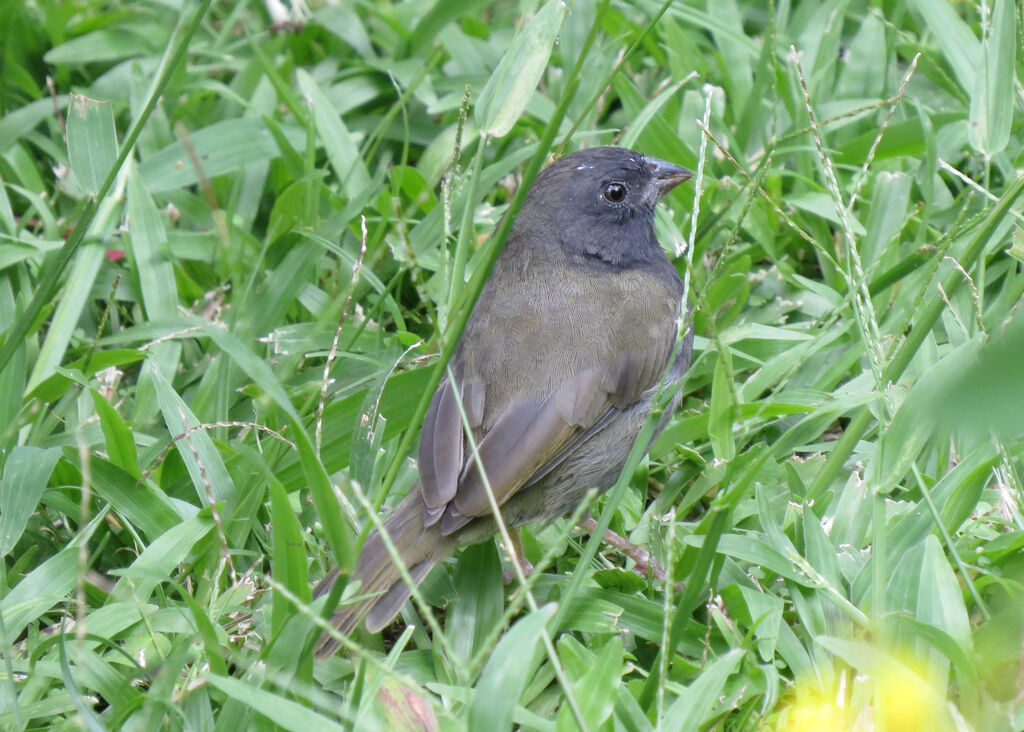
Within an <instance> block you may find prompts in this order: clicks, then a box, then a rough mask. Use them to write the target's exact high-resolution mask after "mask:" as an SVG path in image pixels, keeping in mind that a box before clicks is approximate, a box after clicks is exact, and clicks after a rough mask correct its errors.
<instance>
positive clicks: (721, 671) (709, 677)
mask: <svg viewBox="0 0 1024 732" xmlns="http://www.w3.org/2000/svg"><path fill="white" fill-rule="evenodd" d="M744 655H745V653H744V651H742V650H740V649H739V648H734V649H733V650H731V651H729V652H728V653H726V654H725V655H723V656H720V657H719V658H716V659H715V660H714V661H712V662H711V663H710V664H708V665H707V666H706V667H705V668H704V669H703V670H702V671H701V673H700V675H699V676H698V677H697V678H696V679H695V680H694V681H693V683H691V684H690V685H689V686H688V687H687V688H686V690H685V691H684V692H683V693H682V694H680V695H679V696H678V697H676V700H675V701H674V702H672V706H670V707H669V708H668V711H666V712H665V718H664V720H663V723H662V726H663V728H664V729H671V730H678V732H697V731H698V730H700V729H701V728H702V727H703V726H704V722H705V721H706V720H707V717H708V715H709V714H710V713H711V711H712V710H713V709H714V708H715V704H716V703H717V702H718V697H719V695H720V694H721V693H722V689H723V688H724V687H725V682H726V681H728V680H729V676H731V675H732V673H733V671H734V670H735V669H736V666H738V665H739V662H740V661H741V660H743V656H744Z"/></svg>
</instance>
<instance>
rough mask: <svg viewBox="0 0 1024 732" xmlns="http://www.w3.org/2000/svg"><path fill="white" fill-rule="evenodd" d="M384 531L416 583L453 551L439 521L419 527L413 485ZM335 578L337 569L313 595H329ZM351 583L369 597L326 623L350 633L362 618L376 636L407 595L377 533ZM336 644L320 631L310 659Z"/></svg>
mask: <svg viewBox="0 0 1024 732" xmlns="http://www.w3.org/2000/svg"><path fill="white" fill-rule="evenodd" d="M384 528H385V530H386V531H387V535H388V537H390V539H391V543H392V544H393V545H394V547H395V548H396V549H397V550H398V554H399V556H400V557H401V558H402V563H403V564H404V565H405V567H406V569H407V570H408V572H409V575H410V577H411V578H412V580H413V582H414V583H415V584H417V585H418V584H419V583H420V582H421V581H423V578H424V577H426V576H427V573H428V572H430V570H431V568H433V566H434V565H435V564H437V563H438V562H439V561H440V560H442V559H444V558H445V557H446V556H448V555H449V554H451V553H452V552H453V551H455V548H456V546H457V544H458V542H457V540H456V539H455V537H454V536H444V535H442V534H441V526H440V522H439V523H437V524H434V525H433V526H424V525H423V499H422V497H421V496H420V492H419V490H417V489H416V488H415V487H414V488H413V489H412V490H410V491H409V495H407V496H406V497H405V498H404V499H402V501H401V502H400V503H399V504H398V505H397V506H396V507H395V509H394V510H393V511H392V512H391V515H390V516H388V518H387V519H386V520H385V521H384ZM337 578H338V570H337V568H335V569H332V570H331V571H330V572H329V573H328V574H327V575H326V576H325V577H324V578H323V579H322V580H320V582H319V583H318V584H317V586H316V588H315V589H314V590H313V597H320V596H321V595H325V594H327V593H328V592H330V590H331V587H333V586H334V582H335V581H336V580H337ZM357 580H358V581H359V583H360V584H359V587H358V590H357V593H358V595H359V596H366V595H370V597H366V598H365V599H362V600H357V601H356V602H354V603H350V604H345V605H342V606H340V607H339V608H338V609H337V610H336V611H335V612H334V615H332V616H331V624H332V625H334V627H336V628H337V629H338V630H340V631H341V632H342V633H344V634H345V635H348V634H349V633H351V632H352V631H353V630H355V629H356V627H357V626H358V625H359V623H360V621H362V620H363V619H364V618H365V619H366V629H367V630H368V631H369V632H371V633H377V632H379V631H380V630H381V629H383V628H385V627H386V626H387V625H388V624H389V623H390V622H391V621H392V620H393V619H394V617H395V616H396V615H397V614H398V611H399V610H401V609H402V606H403V605H404V604H405V601H406V600H408V599H409V596H410V595H411V594H412V589H411V588H410V587H409V585H408V584H406V582H405V580H403V579H402V575H401V573H400V572H399V570H398V567H397V566H396V565H395V562H394V560H393V559H392V558H391V553H390V552H389V551H388V549H387V546H386V545H385V544H384V539H383V538H382V537H381V535H380V532H377V531H374V532H373V533H372V534H370V536H369V538H367V540H366V543H365V544H363V548H362V551H361V552H360V553H359V560H358V561H357V562H356V571H355V572H354V573H353V574H352V577H351V578H350V579H349V582H355V581H357ZM339 645H340V644H339V643H338V641H336V640H335V639H334V638H332V637H331V636H330V635H328V634H327V633H324V634H323V635H321V636H320V639H319V640H318V641H317V644H316V649H315V650H316V655H317V656H318V657H320V658H323V657H325V656H330V655H332V654H333V653H334V652H335V651H337V650H338V646H339Z"/></svg>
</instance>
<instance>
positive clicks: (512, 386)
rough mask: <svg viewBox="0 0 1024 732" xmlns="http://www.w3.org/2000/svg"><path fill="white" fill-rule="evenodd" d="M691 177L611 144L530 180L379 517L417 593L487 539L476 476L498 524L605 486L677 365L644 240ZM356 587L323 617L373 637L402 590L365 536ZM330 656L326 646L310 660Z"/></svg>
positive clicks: (667, 300) (663, 272)
mask: <svg viewBox="0 0 1024 732" xmlns="http://www.w3.org/2000/svg"><path fill="white" fill-rule="evenodd" d="M689 177H690V173H689V172H688V171H686V170H684V169H683V168H680V167H679V166H677V165H673V164H672V163H668V162H665V161H664V160H659V159H658V158H653V157H648V156H644V155H641V154H640V153H638V152H634V151H633V150H627V149H625V148H617V147H600V148H593V149H590V150H582V151H580V152H577V153H574V154H572V155H568V156H566V157H564V158H561V159H560V160H557V161H555V162H554V163H552V164H551V165H549V166H548V167H547V168H546V169H544V170H543V171H542V172H541V173H540V174H539V175H538V176H537V179H536V181H535V182H534V184H533V188H532V189H531V190H530V193H529V195H528V196H527V197H526V200H525V202H524V204H523V207H522V210H521V211H520V213H519V215H518V217H517V218H516V220H515V223H514V225H513V226H512V229H511V231H510V233H509V235H508V239H507V241H506V243H505V247H504V249H503V251H502V252H501V254H500V255H499V257H498V260H497V262H496V263H495V266H494V270H493V271H492V273H491V276H490V278H489V279H488V281H487V284H486V285H485V286H484V289H483V292H482V293H481V294H480V298H479V300H478V302H477V304H476V307H475V308H474V310H473V313H472V315H471V316H470V319H469V322H468V324H467V325H466V329H465V331H464V332H463V334H462V338H461V340H460V341H459V345H458V347H457V349H456V351H455V353H454V355H453V357H452V361H451V373H452V375H453V376H454V378H452V379H448V378H445V379H444V380H443V381H442V382H441V384H440V385H439V387H438V389H437V392H436V393H435V394H434V398H433V401H432V402H431V405H430V409H429V411H428V412H427V415H426V419H425V420H424V425H423V434H422V436H421V438H420V444H419V472H420V480H419V482H418V483H417V484H416V485H415V486H413V488H412V489H411V490H410V491H409V493H408V495H407V496H406V497H405V498H404V499H402V501H401V502H400V503H399V504H398V505H397V506H396V507H395V509H394V510H393V511H392V512H391V514H390V515H389V516H388V518H387V520H386V521H385V522H384V527H385V529H386V530H387V533H388V535H389V536H390V539H391V541H392V542H393V544H394V546H395V548H396V549H397V550H398V553H399V554H400V555H401V557H402V560H403V562H404V564H405V566H406V567H407V568H408V570H409V574H410V575H411V576H412V579H413V580H414V581H415V582H417V583H419V582H420V581H422V580H423V578H424V577H425V576H426V575H427V573H428V572H429V571H430V569H431V568H432V567H433V566H434V565H435V564H437V562H438V561H440V560H442V559H444V558H445V557H447V556H448V555H450V554H451V553H452V552H453V551H454V550H455V549H456V548H457V547H459V546H461V545H465V544H470V543H474V542H478V541H483V540H485V539H487V538H489V537H491V536H493V535H494V534H495V533H496V525H495V522H494V519H493V516H492V512H491V504H490V502H489V500H488V497H487V493H486V488H485V484H484V475H486V479H487V481H488V482H489V484H490V489H491V490H492V491H493V493H494V498H495V499H496V501H497V503H498V505H499V506H500V507H501V514H502V517H503V519H504V521H505V523H506V525H507V526H508V527H510V528H514V527H518V526H521V525H523V524H528V523H531V522H535V521H541V522H546V521H551V520H554V519H555V518H557V517H559V516H562V515H565V514H567V513H571V512H572V511H573V510H574V509H575V508H576V506H577V505H578V504H579V502H580V501H581V500H583V498H584V496H585V495H586V494H587V492H588V491H589V490H590V489H591V488H595V489H597V490H598V491H604V490H607V489H608V488H609V487H611V485H612V484H614V482H615V481H616V479H617V478H618V476H619V473H620V472H621V470H622V466H623V464H624V463H625V461H626V458H627V456H628V454H629V452H630V450H631V449H632V446H633V443H634V441H635V440H636V437H637V435H638V434H639V433H640V430H641V428H642V427H643V425H644V423H645V422H646V420H647V416H648V414H649V412H650V409H651V400H652V398H653V396H654V394H655V392H656V391H657V390H658V387H659V382H660V381H661V380H662V378H663V377H664V379H665V385H668V384H671V383H673V382H675V381H676V380H678V379H679V378H681V377H682V375H683V373H684V372H685V371H686V369H687V367H688V366H689V364H690V352H691V347H692V342H693V332H692V330H691V329H689V328H688V329H687V332H686V336H685V337H684V338H683V340H682V342H681V343H680V344H679V346H678V348H676V338H677V334H678V322H679V318H680V315H681V312H682V310H681V308H682V297H683V283H682V281H681V280H680V278H679V275H678V273H677V272H676V269H675V267H674V266H673V265H672V263H671V262H669V260H668V258H667V257H666V256H665V253H664V252H663V251H662V249H661V246H660V245H659V244H658V240H657V238H656V237H655V234H654V207H655V204H656V203H657V202H658V200H659V199H660V198H661V197H662V196H664V195H665V194H666V193H667V192H668V191H670V190H671V189H672V188H674V187H675V186H676V185H678V184H679V183H682V182H683V181H685V180H686V179H688V178H689ZM673 351H675V353H676V355H675V359H674V361H673V363H672V364H671V367H669V363H668V361H669V358H670V357H671V355H672V353H673ZM456 394H458V395H459V396H460V397H461V402H462V407H463V410H464V412H465V415H466V417H467V418H468V423H469V427H470V428H471V430H472V435H473V439H474V440H475V442H476V445H477V449H478V453H479V464H478V461H477V459H476V458H475V457H474V455H473V451H472V449H471V445H470V443H469V441H468V440H467V436H466V430H465V428H464V425H463V421H462V417H461V415H460V410H459V406H458V403H457V400H456ZM677 405H678V397H677V398H676V401H674V402H673V403H672V404H671V405H670V406H669V408H667V409H666V410H665V412H664V415H663V417H662V420H661V423H660V424H659V425H658V429H659V430H660V428H661V427H662V426H664V423H665V422H666V421H667V418H668V416H669V415H670V414H671V412H672V411H673V410H674V409H675V407H676V406H677ZM480 466H482V470H481V467H480ZM336 578H337V570H334V571H332V572H330V573H329V574H328V575H327V576H326V577H325V578H324V579H323V580H322V581H321V582H320V584H319V585H318V586H317V588H316V591H315V594H316V595H317V596H320V595H323V594H325V593H326V592H328V591H329V590H330V588H331V586H332V585H333V583H334V581H335V579H336ZM355 581H358V582H359V583H360V584H359V587H358V591H357V594H358V595H360V596H362V595H372V597H371V598H369V599H366V600H363V601H360V602H356V603H355V604H349V605H345V606H342V607H340V608H338V610H337V611H336V612H335V613H334V616H333V618H332V622H333V623H334V625H335V626H336V627H338V628H339V629H340V630H341V631H342V632H344V633H349V632H351V631H352V630H353V629H354V628H355V627H356V625H358V623H359V622H360V621H361V620H363V619H364V618H365V622H366V628H367V630H369V631H370V632H377V631H379V630H381V629H382V628H384V627H385V626H387V625H388V624H389V623H390V622H391V621H392V619H393V618H394V617H395V615H396V614H397V613H398V611H399V610H400V609H401V607H402V605H403V604H404V603H405V602H406V600H407V599H408V598H409V595H410V589H409V587H408V586H407V585H406V584H405V582H403V581H402V579H401V578H400V575H399V572H398V570H397V569H396V568H395V565H394V563H393V561H392V558H391V555H390V554H389V553H388V551H387V549H386V547H385V545H384V542H383V541H382V539H381V537H380V535H379V534H378V533H377V532H374V533H373V534H371V535H370V537H369V538H368V539H367V540H366V543H365V544H364V546H363V548H362V552H361V553H360V555H359V559H358V562H357V568H356V571H355V573H354V575H353V576H352V578H351V579H350V582H355ZM336 648H337V644H336V642H335V641H333V640H332V639H331V638H330V637H329V636H327V635H324V636H323V637H322V638H321V639H320V642H319V643H318V646H317V653H318V655H321V656H322V655H328V654H330V653H333V652H334V650H336Z"/></svg>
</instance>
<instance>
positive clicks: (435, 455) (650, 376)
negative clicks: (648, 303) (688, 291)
mask: <svg viewBox="0 0 1024 732" xmlns="http://www.w3.org/2000/svg"><path fill="white" fill-rule="evenodd" d="M660 329H661V330H662V331H663V333H661V334H659V335H660V336H661V337H656V338H651V339H650V340H649V341H648V343H649V344H650V345H649V346H648V347H647V348H646V349H638V350H630V351H628V352H625V353H622V354H620V356H619V358H618V359H610V360H609V363H608V365H607V366H605V367H603V368H601V367H593V368H589V369H586V370H584V371H582V372H580V373H577V374H574V375H572V376H571V377H569V378H566V379H564V380H562V381H561V382H559V383H557V384H556V385H554V387H553V388H552V389H551V390H550V391H549V392H548V393H546V394H541V395H527V396H518V397H516V398H513V399H512V400H511V401H510V402H509V403H508V404H507V405H505V407H504V409H503V410H502V411H501V413H500V414H498V415H496V417H495V418H494V419H493V421H491V420H490V419H489V420H488V421H489V422H492V423H491V426H490V428H489V429H488V430H487V431H486V432H484V433H482V434H480V433H479V431H478V428H479V427H480V426H481V424H482V422H483V415H484V413H485V410H486V408H487V405H486V404H485V403H484V401H485V399H484V393H485V389H484V387H483V383H482V381H480V380H478V379H477V380H474V379H472V378H470V379H467V380H465V381H464V382H463V384H462V385H461V397H462V403H463V408H464V411H465V412H466V417H467V421H468V423H469V426H470V428H472V429H473V431H474V432H476V433H478V435H479V436H478V444H477V453H478V456H479V460H478V459H477V458H476V457H474V455H473V453H472V450H471V449H470V446H469V445H468V444H467V443H466V439H465V434H466V433H465V429H464V426H463V422H462V418H461V415H460V414H459V409H458V404H457V402H456V399H455V392H454V388H453V385H452V384H451V382H449V381H448V380H447V379H446V380H445V381H444V382H443V383H442V385H441V386H440V387H439V389H438V391H437V393H436V394H435V395H434V399H433V401H432V403H431V406H430V409H429V411H428V412H427V416H426V419H425V422H424V425H423V435H422V437H421V439H420V450H419V460H420V466H419V467H420V484H421V490H422V492H423V499H424V503H425V504H426V509H425V515H424V520H425V521H426V522H427V523H428V524H432V523H435V522H437V521H441V524H442V528H443V530H444V533H445V534H449V533H451V532H453V531H456V530H458V529H459V528H461V527H462V526H464V525H465V524H466V523H468V522H469V521H470V520H471V519H473V518H475V517H479V516H485V515H488V514H489V513H490V511H491V508H490V501H489V499H488V497H487V491H486V488H485V485H484V475H486V477H487V482H488V483H489V484H490V487H491V491H492V492H493V494H494V498H495V501H496V502H497V503H498V505H499V506H500V505H502V504H503V503H504V502H505V501H507V500H508V499H509V498H510V497H511V496H512V495H513V494H514V493H515V492H516V491H517V490H519V489H520V488H521V487H522V486H524V485H526V484H528V483H530V482H531V481H532V479H533V478H534V476H536V475H538V474H541V473H544V472H547V466H549V465H552V464H556V463H558V462H560V461H561V460H562V459H563V458H564V457H565V453H566V452H567V451H568V450H571V449H574V448H575V447H576V446H578V444H579V438H580V436H581V435H585V434H587V432H588V431H589V430H591V428H593V427H594V426H595V425H597V424H600V423H602V422H604V421H606V420H607V418H608V415H609V413H610V412H611V411H613V410H617V409H625V408H628V407H629V406H632V405H633V404H635V403H636V402H637V401H639V400H640V399H642V398H643V396H644V394H645V392H647V391H648V390H649V389H651V388H652V387H654V386H655V385H656V384H657V382H658V379H659V378H660V377H661V375H662V373H663V372H664V369H665V365H666V363H667V361H668V357H669V354H670V352H671V349H672V346H673V343H674V340H675V339H674V334H675V330H676V325H675V321H674V319H668V318H666V319H665V322H664V323H662V324H661V325H660ZM481 466H482V468H483V470H482V471H481V470H480V467H481Z"/></svg>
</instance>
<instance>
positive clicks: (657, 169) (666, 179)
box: [644, 155, 693, 198]
mask: <svg viewBox="0 0 1024 732" xmlns="http://www.w3.org/2000/svg"><path fill="white" fill-rule="evenodd" d="M644 162H646V163H647V167H648V168H649V169H650V171H651V175H653V176H654V186H655V188H656V189H657V191H658V198H661V197H662V196H664V195H665V194H666V193H668V192H669V191H671V190H672V189H673V188H675V187H676V186H677V185H679V184H680V183H682V182H683V181H684V180H689V179H690V178H692V177H693V173H691V172H690V171H689V170H687V169H686V168H680V167H679V166H678V165H676V164H675V163H670V162H668V161H667V160H662V159H661V158H654V157H651V156H650V155H644Z"/></svg>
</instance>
